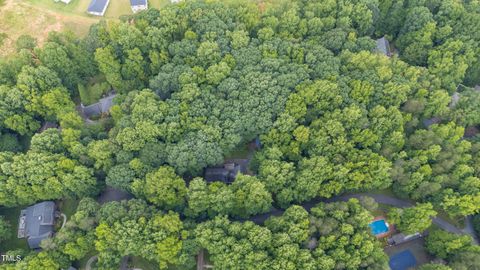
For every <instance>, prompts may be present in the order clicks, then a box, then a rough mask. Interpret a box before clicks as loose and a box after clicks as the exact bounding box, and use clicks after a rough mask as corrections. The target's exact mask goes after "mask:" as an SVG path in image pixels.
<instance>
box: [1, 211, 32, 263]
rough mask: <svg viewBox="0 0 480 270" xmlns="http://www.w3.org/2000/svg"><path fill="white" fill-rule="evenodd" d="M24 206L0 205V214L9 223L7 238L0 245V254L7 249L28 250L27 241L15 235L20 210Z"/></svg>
mask: <svg viewBox="0 0 480 270" xmlns="http://www.w3.org/2000/svg"><path fill="white" fill-rule="evenodd" d="M24 208H25V207H24V206H18V207H14V208H7V207H0V216H4V217H5V219H6V220H7V221H8V223H9V224H10V233H9V234H8V235H9V238H7V239H6V240H5V241H3V242H2V245H1V246H0V254H2V252H5V251H7V250H14V249H23V250H29V248H28V245H27V241H26V240H25V239H24V238H18V237H17V229H18V218H19V216H20V211H21V210H22V209H24Z"/></svg>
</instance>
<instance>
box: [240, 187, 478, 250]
mask: <svg viewBox="0 0 480 270" xmlns="http://www.w3.org/2000/svg"><path fill="white" fill-rule="evenodd" d="M363 196H368V197H372V198H373V199H375V201H376V202H377V203H381V204H386V205H391V206H394V207H398V208H405V207H411V206H413V203H412V202H410V201H407V200H403V199H399V198H395V197H392V196H388V195H384V194H374V193H356V194H347V195H340V196H335V197H332V198H329V199H313V200H311V201H308V202H305V203H302V204H300V205H301V206H303V208H305V209H306V210H307V211H310V209H311V208H312V207H314V206H315V205H317V204H318V203H320V202H326V203H330V202H339V201H348V200H349V199H351V198H357V199H358V198H360V197H363ZM284 211H285V210H282V209H276V208H274V209H272V210H271V211H270V212H267V213H264V214H259V215H255V216H253V217H251V218H249V219H248V220H250V221H253V222H254V223H256V224H263V223H264V222H265V220H267V219H268V218H269V217H270V216H280V215H281V214H283V212H284ZM432 222H433V223H434V224H435V225H437V226H438V227H440V228H442V229H443V230H445V231H448V232H451V233H455V234H469V235H470V236H472V238H473V239H474V241H475V243H476V244H478V240H477V237H476V235H475V232H474V231H473V229H471V228H472V227H473V226H472V223H471V219H470V218H466V219H465V224H466V228H465V229H459V228H457V227H456V226H454V225H452V224H451V223H449V222H448V221H446V220H444V219H442V218H439V217H434V218H432Z"/></svg>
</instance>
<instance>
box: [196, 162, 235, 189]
mask: <svg viewBox="0 0 480 270" xmlns="http://www.w3.org/2000/svg"><path fill="white" fill-rule="evenodd" d="M240 169H241V168H240V165H239V164H235V163H226V164H224V165H223V166H219V167H208V168H206V169H205V173H204V178H205V181H207V182H213V181H221V182H224V183H226V184H231V183H232V182H233V181H235V178H237V175H238V173H239V172H240Z"/></svg>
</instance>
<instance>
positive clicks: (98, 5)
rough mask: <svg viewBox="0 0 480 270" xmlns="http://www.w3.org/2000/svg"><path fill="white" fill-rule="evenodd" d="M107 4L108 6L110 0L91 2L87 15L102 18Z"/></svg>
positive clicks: (94, 0) (93, 0)
mask: <svg viewBox="0 0 480 270" xmlns="http://www.w3.org/2000/svg"><path fill="white" fill-rule="evenodd" d="M108 4H110V0H92V2H90V5H89V6H88V9H87V13H89V14H92V15H95V16H103V15H104V14H105V11H106V10H107V7H108Z"/></svg>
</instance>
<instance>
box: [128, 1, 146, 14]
mask: <svg viewBox="0 0 480 270" xmlns="http://www.w3.org/2000/svg"><path fill="white" fill-rule="evenodd" d="M130 7H131V8H132V12H133V13H136V12H138V11H141V10H145V9H147V8H148V0H130Z"/></svg>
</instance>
